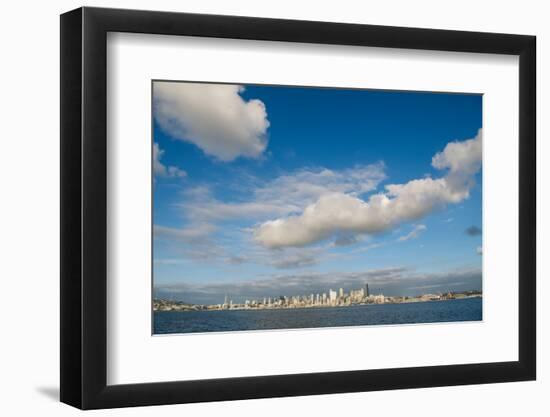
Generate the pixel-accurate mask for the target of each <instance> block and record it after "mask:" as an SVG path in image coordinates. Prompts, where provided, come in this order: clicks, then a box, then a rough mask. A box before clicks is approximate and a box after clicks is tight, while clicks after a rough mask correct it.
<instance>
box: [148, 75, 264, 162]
mask: <svg viewBox="0 0 550 417" xmlns="http://www.w3.org/2000/svg"><path fill="white" fill-rule="evenodd" d="M153 90H154V91H153V96H154V98H153V100H154V101H153V103H154V116H155V120H156V121H157V123H158V124H159V125H160V127H161V128H162V129H163V130H164V131H165V132H167V133H168V134H170V135H171V136H173V137H174V138H176V139H179V140H182V141H185V142H190V143H193V144H195V145H196V146H198V147H199V148H200V149H201V150H202V151H203V152H204V153H206V154H207V155H210V156H213V157H215V158H217V159H219V160H221V161H232V160H234V159H236V158H238V157H240V156H242V157H247V158H258V157H260V156H261V155H262V153H263V152H264V150H265V149H266V147H267V137H266V132H267V128H268V127H269V121H268V119H267V112H266V109H265V105H264V103H263V102H262V101H260V100H248V101H246V100H244V99H243V98H242V96H241V95H240V93H242V92H243V91H244V87H242V86H239V85H229V84H197V83H181V82H155V83H154V85H153Z"/></svg>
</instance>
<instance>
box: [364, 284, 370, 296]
mask: <svg viewBox="0 0 550 417" xmlns="http://www.w3.org/2000/svg"><path fill="white" fill-rule="evenodd" d="M369 295H370V292H369V284H368V283H366V284H365V297H368V296H369Z"/></svg>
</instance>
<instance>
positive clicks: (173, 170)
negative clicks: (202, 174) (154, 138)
mask: <svg viewBox="0 0 550 417" xmlns="http://www.w3.org/2000/svg"><path fill="white" fill-rule="evenodd" d="M163 154H164V151H163V150H162V149H160V147H159V145H158V143H156V142H155V143H153V173H154V175H155V176H159V177H167V178H178V177H179V178H181V177H186V176H187V173H186V172H185V171H184V170H182V169H180V168H178V167H175V166H166V165H164V164H163V163H162V162H161V161H160V160H161V158H162V155H163Z"/></svg>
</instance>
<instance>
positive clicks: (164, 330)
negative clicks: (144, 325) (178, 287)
mask: <svg viewBox="0 0 550 417" xmlns="http://www.w3.org/2000/svg"><path fill="white" fill-rule="evenodd" d="M481 319H482V299H481V298H466V299H459V300H447V301H427V302H421V303H403V304H378V305H358V306H350V307H333V308H301V309H281V310H232V311H228V310H222V311H181V312H176V311H155V312H154V329H153V333H154V334H171V333H198V332H201V333H202V332H229V331H237V330H273V329H304V328H317V327H341V326H365V325H380V324H412V323H442V322H453V321H478V320H481Z"/></svg>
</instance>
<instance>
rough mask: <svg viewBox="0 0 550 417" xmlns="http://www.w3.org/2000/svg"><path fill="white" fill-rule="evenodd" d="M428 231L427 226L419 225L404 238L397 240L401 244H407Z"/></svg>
mask: <svg viewBox="0 0 550 417" xmlns="http://www.w3.org/2000/svg"><path fill="white" fill-rule="evenodd" d="M426 229H427V227H426V225H424V224H417V225H416V226H414V228H413V230H411V231H410V232H409V233H407V234H406V235H404V236H401V237H400V238H399V239H397V240H398V241H399V242H405V241H407V240H410V239H416V238H417V237H418V236H420V235H421V234H422V233H423V232H424V231H425V230H426Z"/></svg>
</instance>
